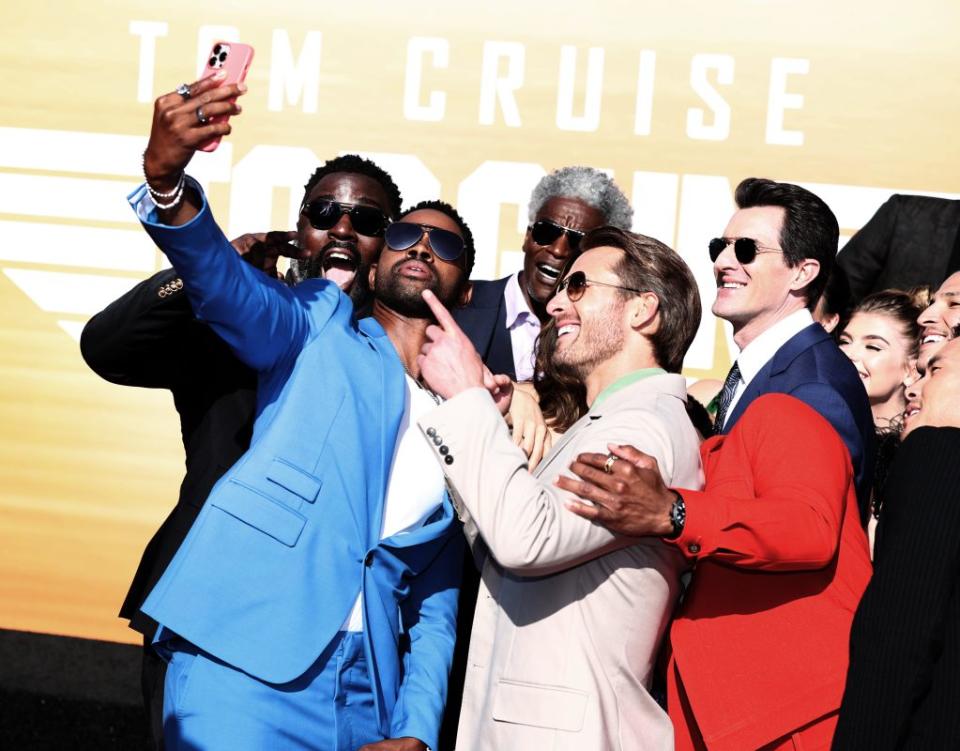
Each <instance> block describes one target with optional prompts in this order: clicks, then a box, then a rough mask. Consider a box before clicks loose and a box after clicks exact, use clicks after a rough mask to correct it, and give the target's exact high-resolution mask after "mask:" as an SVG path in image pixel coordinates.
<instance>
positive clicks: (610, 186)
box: [530, 166, 633, 231]
mask: <svg viewBox="0 0 960 751" xmlns="http://www.w3.org/2000/svg"><path fill="white" fill-rule="evenodd" d="M551 198H577V199H579V200H581V201H583V202H584V203H586V204H587V205H589V206H592V207H593V208H595V209H596V210H597V211H599V212H600V213H601V214H603V221H604V224H606V225H609V226H611V227H616V228H618V229H622V230H627V231H629V230H630V227H631V226H632V224H633V207H632V206H631V205H630V201H629V200H628V199H627V197H626V196H625V195H624V194H623V191H622V190H620V188H619V187H618V186H617V184H616V183H615V182H614V181H613V178H612V177H610V176H609V175H608V174H607V173H606V172H601V171H600V170H598V169H594V168H593V167H582V166H577V167H561V168H560V169H558V170H555V171H553V172H551V173H550V174H549V175H547V176H545V177H544V178H543V179H542V180H540V182H539V183H537V187H535V188H534V189H533V193H531V194H530V222H531V223H533V222H534V221H536V218H537V213H538V212H539V211H540V209H542V208H543V205H544V204H545V203H546V202H547V201H549V200H550V199H551Z"/></svg>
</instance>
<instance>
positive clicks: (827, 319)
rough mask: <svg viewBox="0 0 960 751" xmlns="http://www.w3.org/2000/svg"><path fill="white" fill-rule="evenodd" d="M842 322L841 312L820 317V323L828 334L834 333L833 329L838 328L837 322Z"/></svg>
mask: <svg viewBox="0 0 960 751" xmlns="http://www.w3.org/2000/svg"><path fill="white" fill-rule="evenodd" d="M839 323H840V314H839V313H831V314H830V315H828V316H821V317H820V325H821V326H823V330H824V331H826V332H827V333H828V334H832V333H833V330H834V329H835V328H837V324H839Z"/></svg>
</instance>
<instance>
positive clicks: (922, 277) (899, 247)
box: [837, 195, 960, 303]
mask: <svg viewBox="0 0 960 751" xmlns="http://www.w3.org/2000/svg"><path fill="white" fill-rule="evenodd" d="M837 263H839V264H840V266H842V267H843V270H844V271H845V272H847V278H848V279H849V281H850V293H851V295H852V297H853V302H854V303H858V302H860V300H862V299H863V298H864V297H866V296H867V295H869V294H870V293H871V292H879V291H880V290H884V289H910V288H911V287H917V286H920V285H924V284H929V285H930V286H932V287H933V288H934V289H936V288H937V287H939V286H940V284H941V283H942V282H943V280H944V279H946V278H947V277H948V276H949V275H950V274H951V273H952V272H953V271H957V270H958V269H960V201H953V200H949V199H946V198H936V197H934V196H903V195H893V196H891V197H890V199H889V200H887V201H886V203H884V204H883V205H882V206H881V207H880V208H879V209H878V210H877V213H876V214H874V215H873V217H871V219H870V221H869V222H867V223H866V224H865V225H864V226H863V227H862V228H861V229H860V231H859V232H857V234H855V235H854V236H853V237H851V238H850V241H849V242H848V243H847V244H846V245H844V246H843V248H841V249H840V253H839V254H838V255H837Z"/></svg>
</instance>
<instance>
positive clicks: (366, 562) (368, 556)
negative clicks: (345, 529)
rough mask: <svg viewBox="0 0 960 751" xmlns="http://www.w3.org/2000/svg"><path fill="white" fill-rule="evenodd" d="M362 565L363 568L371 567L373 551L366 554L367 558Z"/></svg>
mask: <svg viewBox="0 0 960 751" xmlns="http://www.w3.org/2000/svg"><path fill="white" fill-rule="evenodd" d="M363 565H364V566H372V565H373V551H370V552H369V553H367V557H366V558H364V559H363Z"/></svg>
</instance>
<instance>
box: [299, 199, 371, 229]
mask: <svg viewBox="0 0 960 751" xmlns="http://www.w3.org/2000/svg"><path fill="white" fill-rule="evenodd" d="M301 212H302V213H304V214H306V215H307V220H308V221H309V222H310V226H312V227H313V228H314V229H320V230H328V229H331V228H332V227H333V226H334V225H335V224H336V223H337V222H339V221H340V217H342V216H343V215H344V214H346V215H347V216H349V217H350V224H352V225H353V228H354V230H356V232H357V234H360V235H365V236H366V237H380V235H382V234H383V231H384V230H385V229H386V227H387V216H386V214H384V213H383V212H382V211H380V209H378V208H375V207H373V206H361V205H360V204H356V203H340V202H339V201H331V200H329V199H326V198H318V199H317V200H315V201H310V203H308V204H305V205H304V207H303V208H302V209H301Z"/></svg>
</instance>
